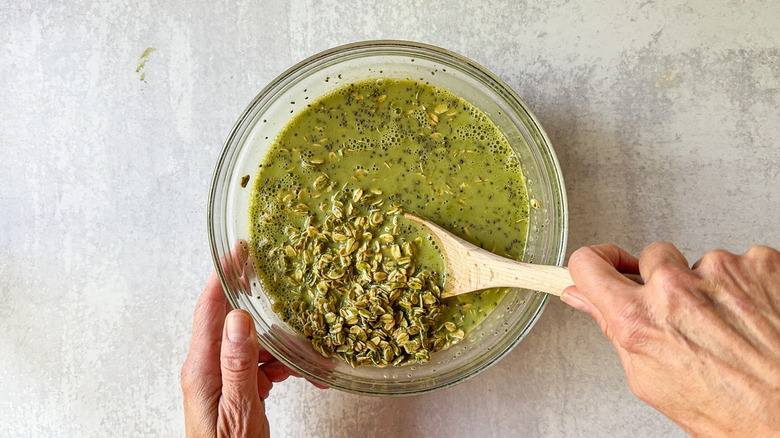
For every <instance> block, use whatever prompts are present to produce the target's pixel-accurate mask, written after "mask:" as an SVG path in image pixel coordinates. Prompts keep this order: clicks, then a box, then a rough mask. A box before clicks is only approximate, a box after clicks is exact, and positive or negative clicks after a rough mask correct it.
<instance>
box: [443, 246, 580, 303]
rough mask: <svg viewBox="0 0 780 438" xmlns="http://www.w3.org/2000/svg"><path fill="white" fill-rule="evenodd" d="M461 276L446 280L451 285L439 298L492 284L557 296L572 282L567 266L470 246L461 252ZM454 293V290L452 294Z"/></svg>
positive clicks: (492, 285) (487, 286)
mask: <svg viewBox="0 0 780 438" xmlns="http://www.w3.org/2000/svg"><path fill="white" fill-rule="evenodd" d="M461 257H462V258H461V261H462V263H463V265H462V266H460V267H455V266H453V268H454V269H459V270H458V272H459V274H460V275H457V276H454V278H450V279H448V281H453V284H452V285H451V287H448V288H447V290H446V291H445V292H444V293H443V294H442V298H447V297H449V296H453V295H457V292H456V291H470V290H480V289H487V288H492V287H519V288H522V289H531V290H537V291H540V292H546V293H548V294H553V295H556V296H560V295H561V292H563V290H564V289H566V288H567V287H569V286H571V285H573V284H574V282H573V281H572V279H571V275H569V269H568V268H565V267H561V266H548V265H534V264H530V263H523V262H518V261H516V260H511V259H507V258H504V257H500V256H497V255H495V254H493V253H491V252H488V251H485V250H483V249H480V248H477V247H472V248H468V250H467V251H465V252H463V253H461ZM452 292H456V293H452Z"/></svg>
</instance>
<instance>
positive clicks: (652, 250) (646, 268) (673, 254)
mask: <svg viewBox="0 0 780 438" xmlns="http://www.w3.org/2000/svg"><path fill="white" fill-rule="evenodd" d="M664 269H675V270H676V269H684V270H686V271H687V270H689V268H688V259H686V258H685V256H684V255H683V254H682V253H681V252H680V250H679V249H677V247H675V246H674V245H672V244H671V243H669V242H654V243H651V244H650V245H647V246H646V247H645V249H643V250H642V253H641V254H640V255H639V272H640V273H641V274H642V278H644V279H645V282H648V281H650V279H651V278H652V277H653V274H655V273H657V272H659V271H663V270H664Z"/></svg>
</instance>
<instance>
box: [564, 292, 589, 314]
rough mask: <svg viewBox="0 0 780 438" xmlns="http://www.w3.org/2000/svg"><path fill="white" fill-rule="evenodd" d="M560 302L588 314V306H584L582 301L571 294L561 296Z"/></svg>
mask: <svg viewBox="0 0 780 438" xmlns="http://www.w3.org/2000/svg"><path fill="white" fill-rule="evenodd" d="M561 301H563V302H564V303H566V304H568V305H570V306H572V307H574V308H575V309H577V310H579V311H582V312H586V313H587V312H588V305H587V304H585V302H584V301H582V300H580V299H579V298H577V297H575V296H574V295H572V294H569V293H563V294H561Z"/></svg>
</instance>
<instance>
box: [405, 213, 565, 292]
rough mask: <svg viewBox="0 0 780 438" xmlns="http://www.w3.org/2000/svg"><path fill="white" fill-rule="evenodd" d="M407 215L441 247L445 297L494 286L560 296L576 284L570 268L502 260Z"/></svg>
mask: <svg viewBox="0 0 780 438" xmlns="http://www.w3.org/2000/svg"><path fill="white" fill-rule="evenodd" d="M404 216H405V217H406V218H407V219H409V220H411V221H414V222H417V223H418V224H420V225H422V226H424V227H425V228H427V229H428V230H430V232H431V234H433V236H434V237H435V238H436V240H437V243H439V246H440V247H441V250H442V253H443V254H444V262H445V264H446V267H447V281H446V282H445V285H444V290H443V291H442V293H441V297H442V298H448V297H453V296H455V295H460V294H465V293H468V292H473V291H477V290H482V289H488V288H493V287H519V288H522V289H531V290H537V291H540V292H545V293H548V294H553V295H556V296H560V295H561V292H563V290H564V289H566V288H567V287H569V286H571V285H573V284H574V282H573V281H572V279H571V275H569V269H568V268H566V267H562V266H548V265H533V264H530V263H523V262H518V261H516V260H512V259H508V258H505V257H500V256H497V255H495V254H493V253H492V252H489V251H486V250H484V249H482V248H480V247H478V246H476V245H472V244H471V243H469V242H466V241H465V240H463V239H461V238H460V237H458V236H455V235H454V234H452V233H450V232H449V231H447V230H445V229H444V228H441V227H440V226H438V225H436V224H434V223H433V222H430V221H427V220H425V219H420V218H419V217H417V216H414V215H412V214H409V213H406V214H404Z"/></svg>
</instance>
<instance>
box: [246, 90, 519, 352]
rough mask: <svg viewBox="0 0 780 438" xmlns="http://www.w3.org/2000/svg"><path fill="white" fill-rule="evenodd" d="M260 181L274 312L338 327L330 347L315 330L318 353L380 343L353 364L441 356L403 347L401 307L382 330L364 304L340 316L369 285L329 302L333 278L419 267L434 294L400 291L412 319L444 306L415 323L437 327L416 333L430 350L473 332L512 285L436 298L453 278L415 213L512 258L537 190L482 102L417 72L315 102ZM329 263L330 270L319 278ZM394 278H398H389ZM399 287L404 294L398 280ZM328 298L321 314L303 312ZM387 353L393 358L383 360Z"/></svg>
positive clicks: (293, 124) (257, 190)
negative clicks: (420, 310)
mask: <svg viewBox="0 0 780 438" xmlns="http://www.w3.org/2000/svg"><path fill="white" fill-rule="evenodd" d="M253 180H254V183H253V185H252V190H253V192H252V198H253V201H252V204H251V208H250V212H249V214H250V224H252V227H253V228H252V230H251V233H250V244H251V245H252V248H253V251H252V254H253V259H254V262H255V264H256V266H257V267H258V269H257V272H258V276H259V278H260V280H261V282H262V283H263V288H264V290H265V292H266V293H267V294H268V295H269V296H270V297H271V298H272V300H273V301H274V303H275V304H274V309H275V310H276V311H277V312H278V313H279V314H280V315H281V316H282V318H283V319H284V320H285V321H286V322H288V323H289V324H290V325H291V326H292V327H294V328H295V329H296V330H298V331H299V332H301V333H303V334H304V335H306V336H309V337H312V332H313V330H316V329H317V327H318V326H319V327H322V326H323V324H325V322H324V321H326V322H327V324H328V325H327V327H328V328H330V330H331V331H330V333H331V335H333V333H336V332H334V328H333V327H334V324H338V326H337V327H336V328H335V330H336V331H337V332H338V333H336V335H335V336H331V338H332V339H334V340H333V341H331V340H328V341H327V343H328V344H329V345H327V346H324V345H322V343H321V342H320V343H319V344H318V342H319V341H318V340H317V339H316V338H317V336H314V337H315V345H314V346H315V349H317V350H318V351H320V352H321V353H323V354H324V355H326V356H329V355H337V354H338V353H339V352H340V351H341V350H346V348H345V347H344V346H343V344H342V342H345V340H344V336H347V338H348V339H346V341H347V342H348V343H349V345H350V346H351V347H354V345H355V344H356V345H357V347H356V348H358V349H359V350H360V349H364V348H365V349H366V351H367V352H369V353H370V351H369V349H370V350H371V351H374V347H378V348H377V350H378V352H376V351H375V352H374V353H371V354H372V355H371V357H372V358H373V359H372V360H369V359H365V360H360V361H355V360H354V359H350V358H349V357H342V358H345V359H346V360H347V361H348V362H350V363H351V364H352V365H353V366H357V365H361V364H363V363H371V362H373V364H375V365H379V366H384V365H387V364H390V363H392V364H393V365H403V364H405V363H408V362H415V361H416V362H421V363H422V362H426V361H427V360H428V356H427V353H425V354H420V353H418V354H416V355H415V354H412V351H413V349H414V348H415V347H416V346H415V345H412V346H406V347H408V348H406V347H404V348H406V350H404V348H401V347H399V345H402V344H403V345H405V344H404V342H409V341H407V340H406V339H405V336H404V339H403V340H402V341H404V342H400V341H399V342H395V341H393V336H392V334H391V333H392V332H393V329H397V327H398V324H399V316H402V315H399V313H396V314H395V315H394V316H393V314H392V312H390V311H389V310H390V309H387V307H385V310H387V311H388V313H389V316H385V317H384V318H382V322H381V323H380V321H379V319H376V321H375V323H372V325H371V326H370V327H373V328H374V332H373V334H372V333H368V335H365V334H363V333H361V330H359V329H354V328H351V327H350V326H349V324H348V323H349V322H354V321H355V319H356V318H362V316H360V315H358V314H357V311H358V310H364V309H352V308H350V309H352V310H354V312H353V313H355V315H352V313H350V312H351V311H352V310H348V311H346V312H345V311H343V309H342V311H341V313H339V306H340V305H343V303H345V302H350V301H349V300H350V299H354V298H355V294H356V293H357V295H358V296H359V295H360V294H361V293H362V292H363V288H360V287H358V288H357V292H355V291H354V290H353V289H352V287H351V286H350V287H346V286H345V287H342V288H341V289H339V292H338V293H334V294H332V296H334V297H335V298H330V299H329V300H326V299H324V298H323V293H325V292H326V291H327V289H328V287H330V288H331V289H333V288H334V287H335V286H334V284H336V285H340V283H338V282H339V281H340V279H342V278H346V277H342V275H346V276H348V275H354V276H355V278H361V279H362V283H363V285H364V286H366V288H368V286H369V285H370V284H373V283H372V281H374V280H377V279H379V280H383V281H392V282H396V283H398V282H399V281H400V283H398V284H402V283H405V282H406V281H408V282H409V284H412V282H413V281H418V280H413V279H412V278H413V277H415V276H416V278H417V279H419V283H421V284H423V287H422V289H421V290H420V294H419V295H415V294H411V295H408V294H406V292H404V294H401V295H400V298H399V297H398V296H396V297H395V299H396V300H399V299H400V300H401V301H404V300H408V306H409V307H408V310H409V311H410V312H409V314H411V311H412V310H413V308H414V307H415V306H420V307H422V306H423V301H425V303H426V306H428V304H430V306H429V310H430V309H433V313H432V314H430V315H428V314H426V315H425V317H424V318H423V319H422V320H421V321H422V322H419V321H417V322H414V321H413V322H412V323H411V325H412V326H414V325H415V324H422V325H421V327H420V330H421V331H422V332H423V333H417V331H418V330H417V329H413V330H412V335H413V336H412V338H413V339H415V338H416V337H419V341H420V342H422V343H427V342H429V341H430V345H431V348H430V352H435V351H438V350H440V349H444V348H447V347H448V346H449V345H451V344H452V343H455V342H457V341H459V340H460V339H462V338H463V336H465V335H466V334H467V333H468V332H469V331H470V330H471V329H473V328H474V327H475V326H476V325H477V324H479V323H480V322H481V321H482V320H483V319H484V318H485V316H486V315H487V314H488V313H490V312H491V311H492V310H493V309H494V308H495V307H496V306H497V305H498V302H499V301H500V300H501V298H502V297H503V295H504V294H505V293H506V290H505V289H492V290H487V291H483V292H481V293H472V294H467V295H462V296H458V297H454V298H449V299H445V300H441V302H440V303H439V300H438V296H436V300H435V303H434V302H433V298H430V297H428V298H430V300H428V298H425V297H424V296H423V295H424V294H423V292H426V291H428V292H431V293H432V294H433V295H437V294H438V290H439V289H440V288H442V287H443V282H444V281H446V276H445V272H444V262H443V260H442V256H441V253H440V252H439V250H438V248H437V247H436V245H435V242H434V241H433V240H432V239H431V238H430V235H429V234H428V233H427V232H426V231H425V230H423V229H422V228H421V227H420V226H418V225H417V224H414V223H412V222H410V221H408V220H406V219H404V218H403V216H402V212H409V213H412V214H415V215H418V216H420V217H424V218H427V219H429V220H431V221H433V222H435V223H437V224H439V225H441V226H442V227H444V228H446V229H448V230H450V231H451V232H453V233H454V234H456V235H458V236H460V237H462V238H463V239H465V240H467V241H469V242H472V243H474V244H476V245H478V246H481V247H483V248H485V249H488V250H490V251H492V252H494V253H496V254H499V255H502V256H505V257H510V258H515V259H519V258H520V257H521V255H522V251H523V248H524V245H525V239H526V235H527V219H528V199H527V195H526V189H525V184H524V182H523V177H522V174H521V170H520V164H519V162H518V159H517V156H516V155H515V153H514V152H513V150H512V148H511V147H510V146H509V144H508V142H507V140H506V139H505V138H504V136H503V135H502V134H501V132H500V131H499V130H498V128H496V126H495V125H494V124H493V123H492V122H491V121H490V120H489V119H488V118H487V116H485V115H484V114H483V113H482V112H481V111H479V110H478V109H476V108H475V107H473V106H472V105H471V104H469V103H468V102H466V101H464V100H463V99H461V98H459V97H457V96H455V95H454V94H452V93H450V92H448V91H446V90H444V89H441V88H437V87H433V86H430V85H428V84H424V83H420V82H415V81H412V80H388V79H379V80H372V81H365V82H359V83H354V84H350V85H348V86H345V87H343V88H341V89H339V90H337V91H335V92H333V93H331V94H329V95H326V96H324V97H322V98H320V99H318V100H316V101H313V102H312V103H311V104H309V105H308V106H307V108H306V109H304V110H303V111H302V112H300V113H299V114H297V115H296V116H295V118H294V119H293V120H292V121H290V123H289V124H288V125H287V126H286V127H285V128H284V129H283V130H282V132H281V133H280V135H279V136H278V138H277V139H275V141H274V144H273V146H272V147H271V148H270V150H269V152H268V155H267V156H266V158H265V161H264V162H263V163H261V164H260V165H259V169H258V172H257V175H256V176H255V178H253ZM353 218H354V221H352V222H349V221H348V219H353ZM342 219H343V220H342ZM347 222H349V223H347ZM353 224H354V225H353ZM356 229H357V231H356ZM323 231H324V232H325V235H326V237H327V238H325V237H323V236H322V234H321V233H322V232H323ZM350 238H351V239H352V240H350ZM318 239H319V240H318ZM326 251H331V256H327V257H326V260H325V261H322V260H314V259H315V256H316V255H317V254H320V255H321V254H323V253H324V252H326ZM377 259H378V260H379V263H376V260H377ZM409 260H411V261H409ZM388 264H389V265H390V266H389V267H388V266H387V265H388ZM315 265H318V266H324V268H323V269H324V270H323V271H322V273H320V274H319V276H317V275H315V274H316V273H315V272H314V266H315ZM383 266H384V269H383ZM377 271H381V272H377ZM386 274H387V275H389V276H390V278H389V279H385V278H383V277H385V275H386ZM399 279H400V280H399ZM334 281H335V282H336V283H334ZM393 284H395V283H391V287H395V286H392V285H393ZM415 286H416V285H415ZM408 289H409V292H415V291H417V290H418V289H415V288H412V287H409V288H408ZM412 289H414V290H412ZM318 290H319V291H320V292H322V293H321V294H319V295H318V293H317V291H318ZM372 290H373V289H372ZM377 290H379V289H377ZM403 290H404V291H406V290H407V289H403ZM386 291H387V293H388V294H391V289H390V288H386ZM398 294H399V293H396V295H398ZM326 295H327V294H326ZM407 295H408V296H407ZM367 297H368V294H367ZM374 298H375V297H374ZM392 298H393V297H392V296H391V299H392ZM366 299H368V298H366ZM345 300H346V301H345ZM375 304H377V303H376V302H375V301H371V302H370V303H367V304H366V306H367V307H366V309H369V310H370V309H374V308H378V310H377V311H378V312H380V313H382V312H383V310H382V309H381V306H379V307H376V306H375ZM404 304H406V303H404ZM317 306H319V307H318V308H319V310H320V313H321V314H322V315H321V316H319V317H316V318H315V317H312V318H310V319H306V318H302V317H301V315H303V316H305V315H306V313H305V309H308V308H315V307H317ZM368 306H370V307H368ZM329 307H330V308H329ZM404 312H406V310H404ZM339 315H341V316H339ZM364 316H365V315H364ZM317 318H319V320H318V319H317ZM323 319H324V321H323ZM350 319H351V321H350ZM403 319H404V318H403V317H400V320H403ZM393 320H394V321H393ZM342 321H345V322H344V327H343V328H342V324H341V322H342ZM406 322H407V321H401V323H403V324H406ZM318 324H319V325H318ZM383 324H384V327H385V332H384V333H382V332H381V328H382V326H383ZM312 327H313V328H312ZM349 329H351V331H350V330H349ZM368 330H369V331H370V330H371V328H369V329H368ZM405 330H406V329H405ZM342 332H343V334H344V335H343V336H342V334H341V333H342ZM395 335H396V338H397V337H398V332H397V331H396V332H395ZM372 341H373V342H372ZM388 342H389V344H388ZM332 343H335V344H336V345H330V344H332ZM380 343H381V345H379V344H380ZM369 344H370V345H369ZM396 344H397V345H396ZM339 347H341V348H339ZM383 348H384V349H385V352H386V353H387V356H386V357H387V358H388V359H389V360H388V361H383V360H382V359H381V357H382V351H383ZM387 349H390V350H392V351H395V353H396V354H391V353H390V352H387V351H386V350H387ZM323 350H325V351H323ZM407 353H408V354H407ZM341 356H344V355H341ZM363 356H365V355H363ZM366 357H367V356H366ZM377 357H379V359H377Z"/></svg>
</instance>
